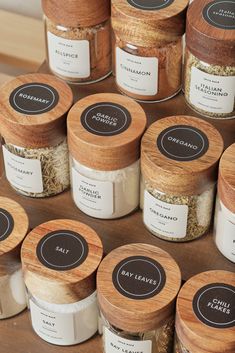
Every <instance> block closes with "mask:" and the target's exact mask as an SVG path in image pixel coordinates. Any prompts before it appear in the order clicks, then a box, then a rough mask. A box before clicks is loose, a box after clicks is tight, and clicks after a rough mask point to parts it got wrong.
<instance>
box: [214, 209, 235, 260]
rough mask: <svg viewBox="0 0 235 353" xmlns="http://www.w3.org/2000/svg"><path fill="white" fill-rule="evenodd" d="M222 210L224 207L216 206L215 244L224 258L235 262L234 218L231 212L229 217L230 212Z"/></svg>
mask: <svg viewBox="0 0 235 353" xmlns="http://www.w3.org/2000/svg"><path fill="white" fill-rule="evenodd" d="M224 209H225V207H224V206H222V208H221V207H220V206H218V216H217V224H216V244H217V246H218V248H219V250H220V251H221V252H222V253H223V254H224V256H226V257H227V258H228V259H229V260H231V261H233V262H235V216H234V215H232V212H231V216H230V215H229V213H230V211H229V210H226V211H227V212H226V211H225V212H224Z"/></svg>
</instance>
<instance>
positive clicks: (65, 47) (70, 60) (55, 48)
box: [47, 32, 90, 78]
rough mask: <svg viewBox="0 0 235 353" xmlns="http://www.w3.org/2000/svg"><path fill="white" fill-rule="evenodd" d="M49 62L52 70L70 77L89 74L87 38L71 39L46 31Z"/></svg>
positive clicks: (83, 76) (80, 76) (82, 76)
mask: <svg viewBox="0 0 235 353" xmlns="http://www.w3.org/2000/svg"><path fill="white" fill-rule="evenodd" d="M47 40H48V56H49V64H50V68H51V70H52V71H54V72H56V73H58V74H59V75H62V76H66V77H71V78H87V77H89V76H90V46H89V41H88V40H71V39H65V38H61V37H58V36H56V35H55V34H53V33H51V32H47Z"/></svg>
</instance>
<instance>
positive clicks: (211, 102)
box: [184, 0, 235, 119]
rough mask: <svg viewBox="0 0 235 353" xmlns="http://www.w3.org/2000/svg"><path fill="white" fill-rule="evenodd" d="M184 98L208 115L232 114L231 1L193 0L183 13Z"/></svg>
mask: <svg viewBox="0 0 235 353" xmlns="http://www.w3.org/2000/svg"><path fill="white" fill-rule="evenodd" d="M184 89H185V99H186V102H187V103H188V104H189V105H190V107H191V108H192V109H194V110H195V111H197V112H198V113H200V114H201V115H203V116H207V117H211V118H220V119H227V118H234V117H235V1H234V0H215V1H211V0H195V1H193V3H192V4H191V5H190V7H189V10H188V13H187V27H186V60H185V76H184Z"/></svg>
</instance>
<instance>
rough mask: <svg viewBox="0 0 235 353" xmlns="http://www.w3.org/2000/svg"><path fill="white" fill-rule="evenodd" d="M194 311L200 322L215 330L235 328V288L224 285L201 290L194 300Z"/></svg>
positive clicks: (211, 285) (210, 286)
mask: <svg viewBox="0 0 235 353" xmlns="http://www.w3.org/2000/svg"><path fill="white" fill-rule="evenodd" d="M193 310H194V312H195V314H196V316H197V317H198V319H199V320H200V321H202V322H203V323H204V324H206V325H208V326H211V327H214V328H221V329H222V328H228V327H234V326H235V287H233V286H230V285H228V284H223V283H214V284H209V285H207V286H205V287H203V288H201V289H200V290H199V291H198V292H197V293H196V295H195V296H194V298H193Z"/></svg>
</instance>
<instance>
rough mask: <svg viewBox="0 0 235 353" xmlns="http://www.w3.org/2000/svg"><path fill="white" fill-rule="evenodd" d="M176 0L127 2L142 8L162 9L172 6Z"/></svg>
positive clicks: (132, 0)
mask: <svg viewBox="0 0 235 353" xmlns="http://www.w3.org/2000/svg"><path fill="white" fill-rule="evenodd" d="M174 1H175V0H127V2H128V3H129V4H130V5H132V6H133V7H136V8H137V9H140V10H148V11H154V10H161V9H164V8H165V7H168V6H170V5H171V4H172V3H173V2H174Z"/></svg>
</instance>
